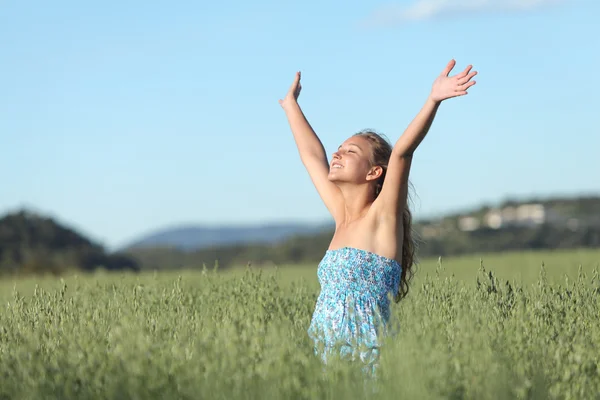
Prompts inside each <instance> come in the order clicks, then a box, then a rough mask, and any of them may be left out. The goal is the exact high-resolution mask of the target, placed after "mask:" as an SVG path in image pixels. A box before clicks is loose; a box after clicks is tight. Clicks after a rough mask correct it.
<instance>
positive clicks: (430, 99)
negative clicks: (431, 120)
mask: <svg viewBox="0 0 600 400" xmlns="http://www.w3.org/2000/svg"><path fill="white" fill-rule="evenodd" d="M427 103H429V104H431V105H433V106H439V105H440V104H441V103H442V100H439V99H438V98H436V97H435V96H434V95H433V93H430V94H429V97H427Z"/></svg>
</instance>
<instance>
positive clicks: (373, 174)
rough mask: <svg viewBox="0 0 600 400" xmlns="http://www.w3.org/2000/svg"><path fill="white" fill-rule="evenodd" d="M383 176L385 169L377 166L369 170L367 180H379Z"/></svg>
mask: <svg viewBox="0 0 600 400" xmlns="http://www.w3.org/2000/svg"><path fill="white" fill-rule="evenodd" d="M382 174H383V168H381V167H380V166H379V165H376V166H374V167H371V169H370V170H369V173H368V174H367V180H368V181H374V180H377V179H379V178H380V177H381V175H382Z"/></svg>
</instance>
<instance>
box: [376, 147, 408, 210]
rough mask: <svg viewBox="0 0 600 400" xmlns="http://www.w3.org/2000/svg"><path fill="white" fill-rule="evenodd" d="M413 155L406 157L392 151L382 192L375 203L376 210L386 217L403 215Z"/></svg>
mask: <svg viewBox="0 0 600 400" xmlns="http://www.w3.org/2000/svg"><path fill="white" fill-rule="evenodd" d="M411 163H412V155H410V156H404V155H401V154H398V153H396V152H394V151H392V155H391V157H390V161H389V163H388V167H387V171H386V174H385V179H384V181H383V186H382V188H381V192H380V193H379V196H377V199H376V200H375V202H376V203H377V206H376V209H377V210H378V211H379V213H380V214H383V215H386V216H394V217H397V216H398V215H402V212H403V211H404V208H405V207H406V201H407V197H408V175H409V172H410V166H411Z"/></svg>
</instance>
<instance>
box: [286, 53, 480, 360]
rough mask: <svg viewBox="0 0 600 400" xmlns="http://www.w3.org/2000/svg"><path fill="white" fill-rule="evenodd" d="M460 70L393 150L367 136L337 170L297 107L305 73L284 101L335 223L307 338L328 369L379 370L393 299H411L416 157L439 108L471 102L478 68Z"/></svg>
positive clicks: (337, 160) (340, 153)
mask: <svg viewBox="0 0 600 400" xmlns="http://www.w3.org/2000/svg"><path fill="white" fill-rule="evenodd" d="M455 64H456V62H455V61H454V60H452V61H450V62H449V63H448V65H447V66H446V68H445V69H444V71H443V72H442V73H441V74H440V75H439V76H438V77H437V79H436V80H435V81H434V83H433V86H432V89H431V93H430V95H429V97H428V99H427V101H426V103H425V105H424V106H423V108H422V109H421V111H420V112H419V113H418V115H417V116H416V118H415V119H414V120H413V121H412V122H411V124H410V125H409V126H408V128H407V129H406V131H405V132H404V134H403V135H402V136H401V137H400V139H398V141H397V142H396V144H395V145H394V147H393V148H392V146H391V145H390V144H389V143H388V142H387V141H386V140H384V139H383V138H382V137H381V136H380V135H378V134H377V133H375V132H370V131H361V132H359V133H357V134H355V135H353V136H351V137H350V138H349V139H347V140H346V141H345V142H344V143H342V145H341V146H340V147H339V148H338V150H337V151H336V152H335V153H333V158H332V160H331V162H328V160H327V156H326V153H325V149H324V148H323V145H322V143H321V141H320V140H319V138H318V137H317V135H316V134H315V132H314V131H313V129H312V128H311V126H310V124H309V123H308V121H307V120H306V118H305V117H304V114H303V112H302V110H301V109H300V106H299V105H298V102H297V100H298V96H299V95H300V90H301V85H300V73H299V72H298V73H297V74H296V77H295V79H294V82H293V84H292V86H291V87H290V89H289V91H288V93H287V95H286V96H285V98H284V99H283V100H279V104H280V105H281V106H282V107H283V109H284V110H285V113H286V115H287V118H288V122H289V124H290V127H291V130H292V133H293V135H294V139H295V141H296V145H297V146H298V151H299V153H300V158H301V160H302V163H303V164H304V166H305V167H306V169H307V170H308V173H309V175H310V177H311V179H312V182H313V183H314V185H315V187H316V189H317V191H318V193H319V195H320V196H321V199H322V200H323V202H324V203H325V206H326V207H327V209H328V210H329V211H330V213H331V215H332V216H333V219H334V221H335V233H334V235H333V238H332V240H331V243H330V245H329V249H328V250H327V251H326V253H325V256H324V258H323V259H322V261H321V262H320V264H319V267H318V271H317V275H318V278H319V283H320V285H321V293H320V295H319V298H318V300H317V304H316V307H315V311H314V314H313V317H312V321H311V324H310V327H309V330H308V332H309V335H310V336H311V338H312V339H313V340H314V341H315V351H316V352H317V353H318V354H320V355H321V357H322V358H323V360H324V361H325V362H327V358H328V355H330V354H332V353H337V355H339V356H342V357H350V358H351V359H356V358H357V357H358V358H360V359H361V360H362V361H363V362H364V363H366V364H367V365H370V366H374V365H376V361H377V359H378V354H379V347H380V341H379V339H380V338H381V336H383V335H385V332H386V325H387V323H388V320H389V315H390V310H389V307H390V300H389V295H390V294H391V295H394V296H395V299H396V301H399V300H400V299H401V298H403V297H404V296H406V294H407V293H408V280H409V279H410V271H411V267H412V265H413V256H414V244H413V242H412V237H411V213H410V210H409V209H408V207H407V195H408V176H409V171H410V166H411V161H412V157H413V153H414V151H415V149H416V148H417V146H418V145H419V144H420V143H421V141H422V140H423V138H424V137H425V135H426V134H427V132H428V131H429V128H430V127H431V124H432V122H433V119H434V117H435V114H436V112H437V110H438V108H439V106H440V104H441V102H442V101H444V100H446V99H449V98H452V97H457V96H463V95H466V94H467V90H468V89H469V88H470V87H471V86H473V85H474V84H475V81H472V80H471V79H472V78H473V77H474V76H475V75H476V74H477V72H471V69H472V66H468V67H467V68H466V69H465V70H464V71H463V72H461V73H459V74H457V75H454V76H449V75H450V72H451V71H452V69H453V68H454V66H455Z"/></svg>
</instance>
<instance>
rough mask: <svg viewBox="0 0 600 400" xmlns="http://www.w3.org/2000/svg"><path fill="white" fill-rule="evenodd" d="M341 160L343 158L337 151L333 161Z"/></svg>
mask: <svg viewBox="0 0 600 400" xmlns="http://www.w3.org/2000/svg"><path fill="white" fill-rule="evenodd" d="M340 158H342V157H341V156H340V152H339V151H336V152H334V153H333V159H334V160H335V159H340Z"/></svg>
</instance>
